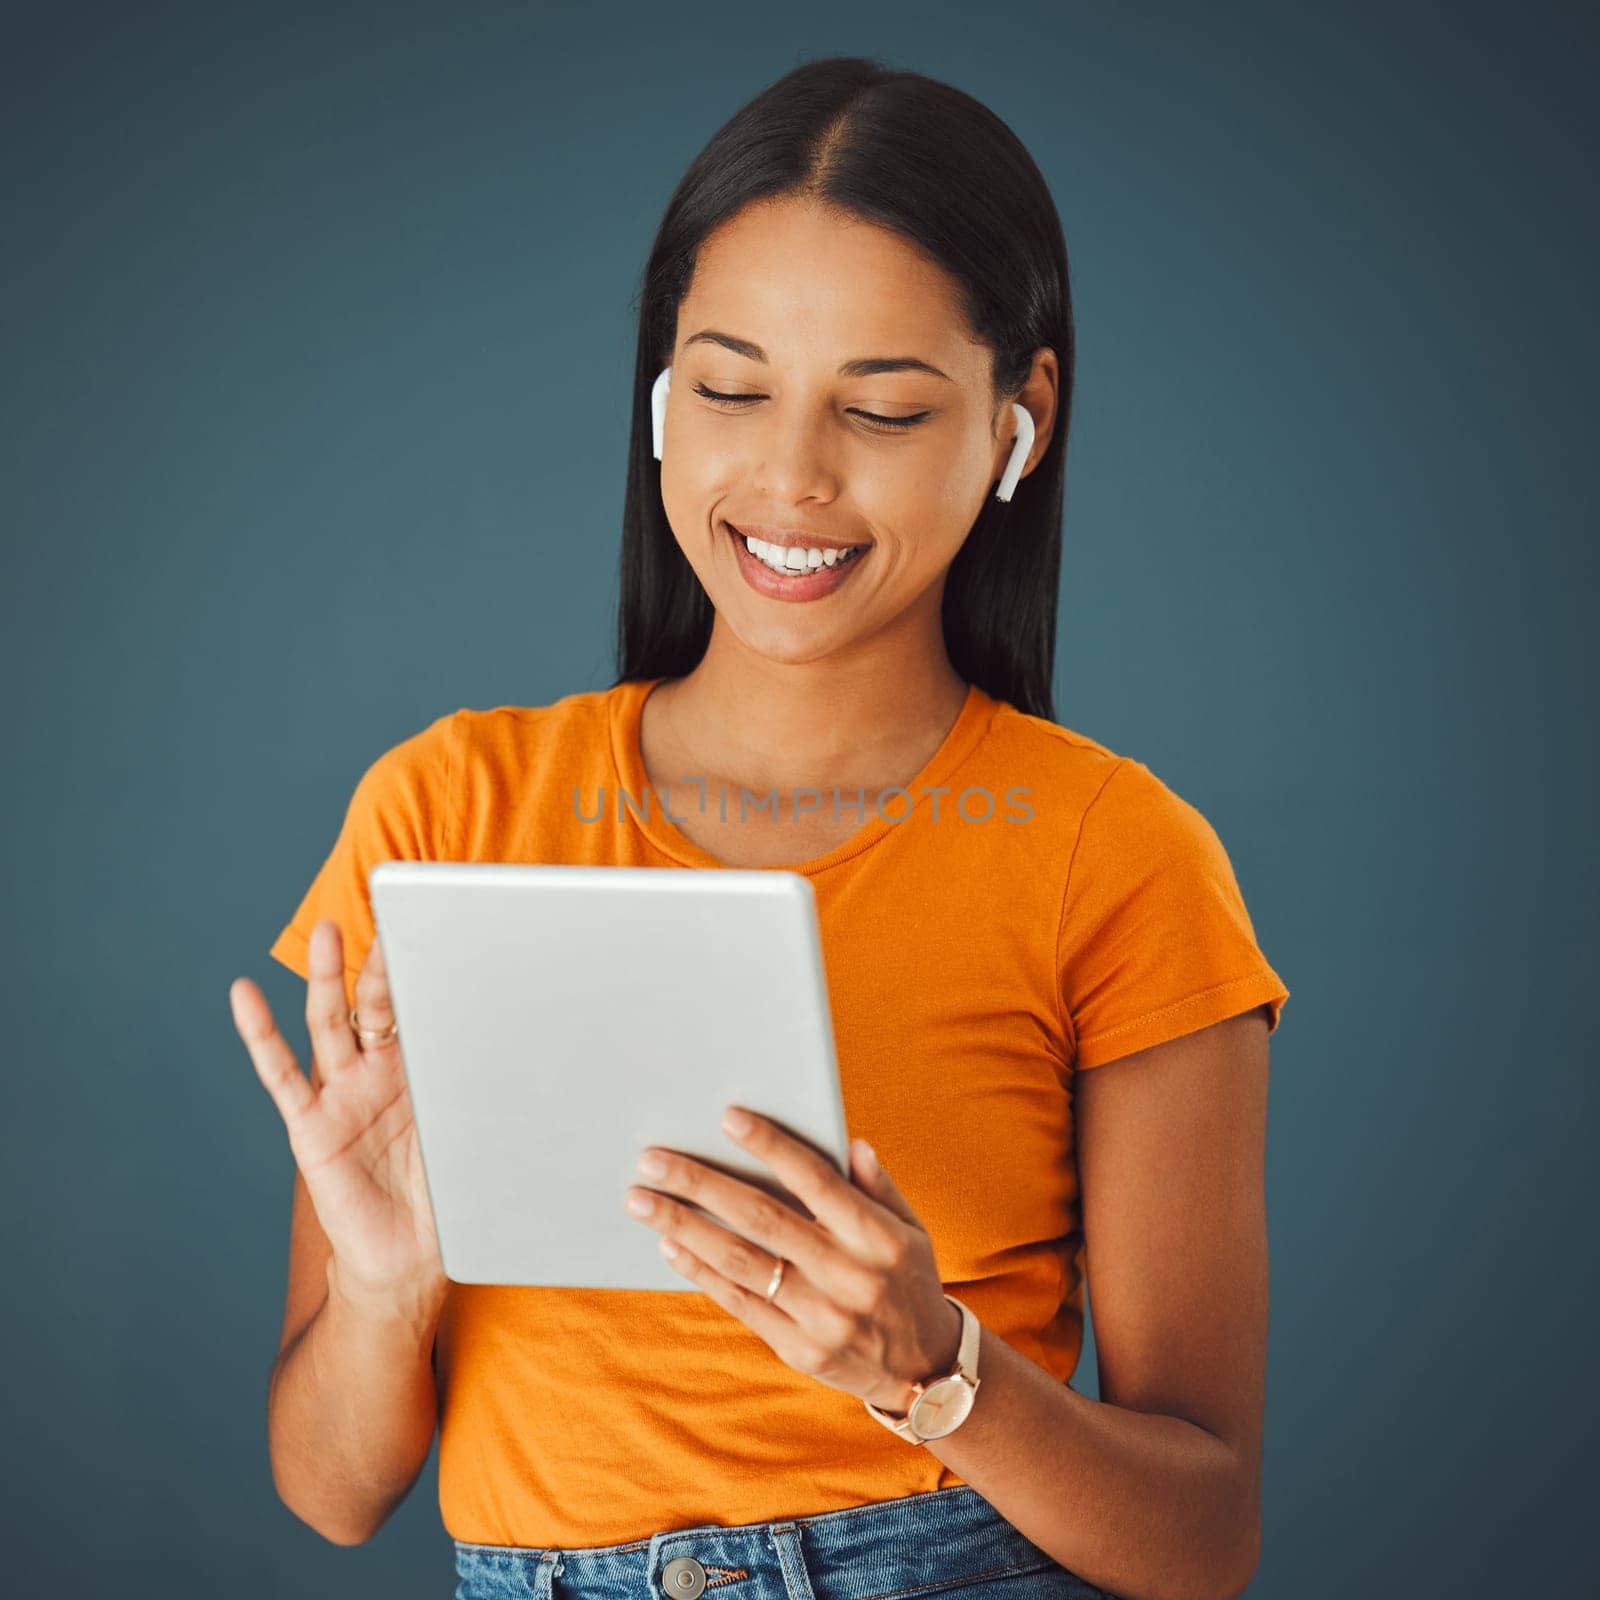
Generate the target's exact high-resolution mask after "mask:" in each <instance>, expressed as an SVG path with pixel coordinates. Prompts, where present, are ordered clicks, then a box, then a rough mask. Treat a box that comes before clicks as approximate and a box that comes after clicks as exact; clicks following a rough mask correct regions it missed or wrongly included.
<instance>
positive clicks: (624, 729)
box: [611, 673, 1000, 877]
mask: <svg viewBox="0 0 1600 1600" xmlns="http://www.w3.org/2000/svg"><path fill="white" fill-rule="evenodd" d="M669 676H671V675H670V674H668V673H663V674H661V675H660V676H658V677H654V678H629V679H627V680H626V681H625V682H623V683H621V684H618V685H617V686H616V688H615V690H614V691H613V694H612V700H611V756H612V766H613V769H614V772H615V775H616V777H617V779H618V782H619V784H620V787H621V789H625V790H626V791H627V797H628V798H627V800H626V801H625V800H624V798H623V796H622V794H621V793H620V792H619V793H618V795H617V797H616V798H617V806H618V810H619V811H625V812H626V813H627V816H628V821H629V823H630V824H631V825H632V826H634V827H636V828H639V829H640V830H641V831H642V832H643V833H644V834H645V836H646V837H647V838H648V839H649V840H650V842H651V843H652V844H653V845H655V847H656V848H657V849H658V850H660V851H661V852H662V854H664V855H666V856H669V857H671V858H672V859H673V860H674V861H678V862H681V863H682V864H683V865H684V866H689V867H709V868H715V869H717V870H720V871H724V872H726V871H735V870H751V871H757V872H799V873H803V874H805V875H806V876H807V877H814V876H815V875H816V874H817V873H819V872H826V871H827V870H828V868H829V867H835V866H838V865H839V863H840V862H843V861H848V860H850V859H851V858H852V857H855V856H858V855H860V854H861V852H862V851H863V850H869V849H871V848H872V846H873V845H875V844H876V843H877V842H878V841H879V840H880V839H882V838H883V837H884V836H885V835H886V834H888V833H890V832H892V831H894V830H895V829H899V828H912V827H920V826H924V825H925V823H926V813H927V810H928V807H929V805H930V804H931V799H932V797H931V796H930V795H929V794H927V793H926V791H927V790H929V789H934V788H938V787H939V786H940V785H942V784H943V783H944V781H945V780H946V779H947V778H948V777H949V776H950V775H951V774H952V773H953V772H954V771H955V770H956V768H957V767H958V766H960V764H961V763H962V762H963V761H964V760H966V758H967V756H968V755H970V754H971V753H972V751H973V749H974V748H975V747H976V746H977V744H978V742H979V741H980V740H981V739H982V738H983V736H984V734H985V733H987V732H988V730H989V724H990V723H991V722H992V721H993V720H994V715H995V712H996V711H998V710H999V708H1000V702H999V701H998V700H995V699H994V698H993V697H992V696H991V695H989V694H987V693H986V692H985V691H984V690H983V689H981V688H980V687H979V686H978V685H977V684H976V683H969V684H968V685H967V697H966V699H965V700H964V701H963V702H962V704H961V710H960V711H959V712H958V713H957V714H956V720H955V721H954V722H953V723H952V724H951V725H950V731H949V732H948V733H947V734H945V736H944V740H943V742H942V743H941V744H940V745H939V748H938V749H937V750H935V751H934V752H933V754H932V755H931V756H929V757H928V759H927V761H926V762H925V763H924V764H923V767H922V770H921V771H920V772H919V773H917V775H916V776H915V777H914V778H912V779H911V780H910V781H909V782H908V783H906V784H905V785H904V786H903V787H904V788H905V789H906V790H907V791H908V793H907V799H908V800H909V801H910V802H911V803H910V804H909V805H908V804H907V799H901V798H899V797H898V796H895V795H893V794H891V795H890V797H889V799H888V801H887V802H886V806H887V808H888V809H889V810H890V812H891V815H890V816H889V817H885V816H884V815H883V814H882V813H881V811H880V810H879V809H878V808H877V807H875V806H872V805H870V804H869V805H868V806H867V809H866V820H865V821H864V822H863V824H862V825H861V827H859V828H857V829H856V831H855V832H854V833H852V834H851V835H850V836H849V838H847V839H844V840H842V841H841V842H840V843H839V844H837V845H835V846H834V847H833V849H831V850H829V851H827V852H826V853H825V854H823V855H820V856H814V857H813V858H812V859H811V860H810V861H799V862H785V863H780V864H777V865H769V866H765V867H756V868H751V869H736V868H733V867H731V866H730V865H729V863H727V862H725V861H721V860H719V859H718V858H717V857H716V856H714V855H712V854H711V852H710V851H709V850H702V849H701V848H700V846H699V845H697V844H696V843H695V842H694V840H692V839H691V838H689V836H688V835H687V834H685V833H683V832H681V831H680V830H679V828H678V827H677V826H676V824H674V823H673V822H671V821H669V820H668V818H667V815H666V813H667V810H668V808H669V805H672V806H677V807H678V808H679V810H680V811H681V810H682V809H683V807H684V805H685V804H686V802H685V801H684V799H683V796H684V795H685V794H689V795H691V796H697V794H698V791H697V789H696V787H695V786H694V785H693V784H689V785H684V784H678V785H676V786H673V785H669V786H668V790H667V796H666V799H667V801H668V803H669V804H663V801H662V796H661V795H660V794H659V793H657V792H656V791H655V790H654V789H652V788H651V787H650V780H649V778H648V776H647V775H646V773H645V767H644V756H643V754H642V753H641V750H640V742H639V725H640V722H641V721H642V719H643V714H644V703H645V701H646V699H647V698H648V697H649V694H650V691H651V690H652V689H654V688H655V686H656V685H657V684H658V683H662V682H664V681H665V680H666V678H667V677H669ZM853 797H857V798H858V796H857V792H856V791H851V790H843V789H842V790H841V791H840V793H839V806H840V809H841V810H843V809H844V808H845V807H847V806H849V805H851V804H852V799H853ZM730 798H731V797H730ZM757 798H760V797H759V796H758V797H757ZM940 798H941V801H942V802H944V803H946V804H947V805H953V798H952V797H951V796H948V795H945V796H941V797H940ZM830 801H831V797H830V796H826V795H825V796H824V797H823V804H825V805H826V804H829V803H830ZM629 802H631V803H629ZM689 803H697V802H693V801H692V802H689ZM706 803H707V804H708V805H710V804H713V803H714V802H713V800H712V798H711V792H710V790H709V789H708V790H707V792H706ZM732 803H737V801H736V800H732ZM940 815H941V818H943V817H946V816H948V815H949V811H948V810H947V811H944V812H941V813H940Z"/></svg>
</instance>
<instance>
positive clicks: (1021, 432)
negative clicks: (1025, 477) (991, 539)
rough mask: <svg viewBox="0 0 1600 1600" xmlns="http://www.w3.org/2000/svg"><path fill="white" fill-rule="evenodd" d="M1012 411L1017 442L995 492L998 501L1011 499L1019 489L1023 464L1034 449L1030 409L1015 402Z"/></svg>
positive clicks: (1012, 448) (1013, 446)
mask: <svg viewBox="0 0 1600 1600" xmlns="http://www.w3.org/2000/svg"><path fill="white" fill-rule="evenodd" d="M1011 410H1012V412H1013V413H1014V415H1015V416H1016V419H1017V442H1016V443H1015V444H1014V445H1012V447H1011V459H1010V460H1009V461H1007V462H1006V470H1005V471H1004V472H1002V473H1001V474H1000V482H999V484H998V486H997V487H996V489H995V491H994V497H995V499H996V500H1009V499H1010V498H1011V495H1012V491H1013V490H1015V488H1016V487H1017V480H1018V479H1019V478H1020V477H1021V476H1022V464H1023V462H1025V461H1026V460H1027V459H1028V452H1029V451H1030V450H1031V449H1033V418H1032V416H1031V415H1030V414H1029V412H1028V408H1027V407H1026V406H1023V405H1018V404H1017V402H1016V401H1015V400H1013V401H1012V402H1011Z"/></svg>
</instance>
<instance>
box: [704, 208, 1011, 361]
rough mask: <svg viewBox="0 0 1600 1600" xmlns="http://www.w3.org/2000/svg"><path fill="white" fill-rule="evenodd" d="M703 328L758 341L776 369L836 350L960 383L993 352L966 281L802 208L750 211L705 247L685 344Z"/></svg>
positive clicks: (875, 234) (882, 232)
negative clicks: (912, 365)
mask: <svg viewBox="0 0 1600 1600" xmlns="http://www.w3.org/2000/svg"><path fill="white" fill-rule="evenodd" d="M702 327H714V328H717V329H719V330H721V331H722V332H725V333H731V334H734V335H736V336H737V337H739V338H744V339H750V340H752V341H753V342H755V343H756V344H759V345H760V346H762V348H763V349H765V350H766V351H767V353H768V355H769V356H770V357H771V359H772V360H773V361H774V362H781V361H783V360H784V359H785V358H786V357H787V356H794V357H797V358H798V357H800V356H803V355H804V354H805V353H806V352H807V349H808V347H818V348H821V347H826V351H825V353H826V354H828V355H829V356H830V357H832V356H834V354H835V352H837V357H836V359H840V360H850V359H855V358H857V357H862V356H888V355H919V356H922V357H924V358H925V359H927V360H930V361H932V362H934V363H935V364H936V365H938V366H940V367H942V368H943V369H944V370H945V371H946V372H949V373H950V374H951V376H952V377H960V376H961V375H962V374H961V373H960V372H958V370H957V369H958V368H961V367H965V369H966V372H967V375H969V376H970V374H971V372H972V371H973V370H974V368H975V365H976V364H977V363H978V362H979V360H980V357H981V353H982V352H981V346H980V345H979V343H978V341H976V340H975V339H974V338H973V337H972V332H971V329H970V327H969V326H968V324H967V320H966V318H965V316H964V315H963V314H962V312H961V308H960V301H959V298H958V291H957V287H956V284H955V282H954V280H953V279H952V278H951V277H950V276H949V274H948V273H946V272H945V271H944V269H943V268H942V267H940V266H939V265H938V264H937V263H936V262H934V261H932V260H931V259H929V257H928V256H926V255H925V254H924V253H923V252H922V251H921V250H919V249H918V248H917V247H916V246H915V245H913V244H912V243H911V242H910V241H909V240H907V239H906V238H904V237H903V236H902V235H901V234H898V233H895V232H894V231H893V230H892V229H889V228H883V227H880V226H878V225H877V224H875V223H870V222H866V221H863V220H862V219H860V218H858V217H848V216H844V215H841V214H840V213H839V212H837V211H830V210H828V209H826V208H824V207H822V206H819V205H815V204H812V203H807V202H797V201H792V200H791V201H783V202H771V203H766V204H757V205H750V206H746V207H745V209H744V210H743V211H741V212H739V213H738V214H737V215H736V216H734V217H731V218H729V220H728V221H726V222H724V223H723V224H722V225H721V226H720V227H718V228H716V229H715V230H714V231H713V232H712V233H711V234H709V235H708V236H707V237H706V239H705V241H704V242H703V243H702V244H701V247H700V252H699V255H698V257H697V259H696V262H695V271H694V278H693V280H692V281H691V283H690V285H689V291H688V293H687V294H686V295H685V296H684V300H683V304H682V305H681V306H680V307H679V311H678V335H679V337H680V338H683V337H686V336H687V335H689V334H691V333H693V332H695V331H696V330H697V329H699V328H702ZM846 346H848V348H846ZM891 347H892V348H891ZM696 348H697V349H700V350H710V349H712V348H714V347H712V346H708V345H701V346H697V347H696Z"/></svg>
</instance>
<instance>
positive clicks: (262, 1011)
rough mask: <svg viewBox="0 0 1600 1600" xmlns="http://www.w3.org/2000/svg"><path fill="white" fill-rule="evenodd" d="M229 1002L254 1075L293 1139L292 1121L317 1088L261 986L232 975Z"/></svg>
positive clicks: (308, 1105)
mask: <svg viewBox="0 0 1600 1600" xmlns="http://www.w3.org/2000/svg"><path fill="white" fill-rule="evenodd" d="M228 1002H229V1004H230V1005H231V1006H232V1007H233V1025H234V1027H236V1028H237V1029H238V1030H239V1037H240V1038H241V1039H243V1040H244V1044H245V1049H247V1050H248V1051H249V1052H250V1059H251V1061H253V1062H254V1063H255V1069H256V1076H257V1077H258V1078H259V1079H260V1080H261V1083H262V1086H263V1087H264V1088H265V1089H266V1091H267V1093H268V1094H269V1095H271V1096H272V1103H273V1104H274V1105H275V1106H277V1108H278V1114H279V1115H280V1116H281V1117H282V1118H283V1121H284V1126H285V1127H286V1128H288V1130H289V1132H290V1138H291V1141H292V1139H293V1134H294V1128H295V1124H296V1123H298V1122H299V1120H300V1118H301V1117H302V1116H304V1115H305V1113H306V1112H307V1111H308V1110H309V1109H310V1108H311V1107H312V1106H313V1105H315V1104H316V1099H317V1091H316V1090H315V1089H314V1088H313V1087H312V1085H311V1084H310V1083H309V1082H308V1081H307V1079H306V1075H305V1074H304V1073H303V1072H302V1071H301V1070H300V1063H299V1062H298V1061H296V1060H295V1058H294V1051H293V1050H291V1049H290V1048H289V1041H288V1040H287V1039H285V1038H284V1036H283V1034H282V1032H281V1031H280V1030H279V1028H278V1024H277V1021H276V1019H275V1018H274V1017H273V1015H272V1007H271V1006H269V1005H268V1004H267V997H266V996H265V995H264V994H262V992H261V990H260V989H258V988H257V987H256V985H255V984H253V983H252V982H251V981H250V980H249V979H248V978H235V979H234V980H233V984H232V987H230V988H229V990H228Z"/></svg>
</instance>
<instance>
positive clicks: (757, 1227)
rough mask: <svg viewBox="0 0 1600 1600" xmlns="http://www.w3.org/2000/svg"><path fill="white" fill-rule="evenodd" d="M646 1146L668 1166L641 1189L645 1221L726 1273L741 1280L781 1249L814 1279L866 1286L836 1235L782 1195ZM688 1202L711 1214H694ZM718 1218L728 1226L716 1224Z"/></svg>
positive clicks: (864, 1275) (769, 1264) (767, 1263)
mask: <svg viewBox="0 0 1600 1600" xmlns="http://www.w3.org/2000/svg"><path fill="white" fill-rule="evenodd" d="M652 1148H653V1151H654V1153H655V1154H657V1155H659V1156H660V1157H661V1158H662V1160H663V1161H665V1163H666V1170H665V1171H664V1172H662V1173H661V1175H660V1176H659V1177H654V1178H652V1179H650V1182H651V1184H653V1185H654V1188H652V1189H644V1192H645V1193H646V1194H648V1195H650V1196H651V1197H652V1198H653V1199H654V1200H655V1209H654V1210H653V1211H652V1212H651V1213H650V1219H649V1225H650V1226H651V1227H652V1228H656V1229H658V1230H664V1231H667V1232H670V1233H671V1234H672V1235H673V1237H674V1238H680V1237H681V1238H684V1240H685V1242H686V1243H687V1244H688V1247H689V1248H690V1249H691V1250H693V1251H694V1252H695V1253H696V1254H697V1255H699V1256H700V1258H701V1259H702V1260H704V1261H709V1262H710V1263H711V1265H712V1266H714V1267H715V1268H716V1269H717V1271H718V1272H720V1273H722V1274H723V1275H724V1276H725V1277H729V1278H732V1279H734V1280H735V1281H737V1282H743V1281H745V1279H746V1277H748V1276H750V1275H751V1274H753V1273H754V1272H755V1271H756V1270H757V1269H758V1268H759V1267H761V1266H762V1265H763V1264H764V1265H765V1270H766V1272H767V1273H770V1272H771V1271H772V1257H773V1256H782V1257H784V1259H785V1260H787V1261H792V1262H793V1263H794V1264H795V1266H796V1267H798V1268H799V1269H800V1270H801V1271H802V1272H804V1273H805V1275H806V1277H807V1278H809V1279H810V1280H811V1281H812V1282H813V1283H826V1284H828V1285H829V1286H830V1288H838V1287H842V1285H843V1284H844V1283H846V1282H849V1283H850V1284H851V1285H852V1286H853V1287H857V1288H860V1289H863V1290H865V1289H866V1288H867V1287H868V1275H867V1273H866V1272H865V1271H864V1269H862V1268H861V1267H859V1266H858V1265H857V1264H856V1263H855V1262H853V1261H850V1260H849V1259H847V1257H846V1256H845V1254H844V1253H843V1252H842V1251H841V1250H840V1248H839V1244H838V1242H837V1241H836V1240H834V1239H832V1238H830V1237H828V1236H827V1235H826V1234H824V1233H823V1232H822V1230H821V1229H820V1228H819V1227H818V1226H817V1224H816V1223H815V1222H811V1221H808V1220H807V1219H805V1218H804V1217H802V1216H800V1214H799V1213H798V1212H797V1211H795V1210H794V1208H793V1207H791V1206H790V1205H788V1204H787V1203H786V1202H785V1201H783V1200H781V1199H779V1198H777V1197H776V1196H774V1195H770V1194H767V1193H766V1192H765V1191H764V1190H762V1189H759V1188H757V1187H756V1185H755V1184H753V1183H749V1182H746V1181H745V1180H744V1179H742V1178H735V1177H732V1176H730V1175H729V1174H728V1173H725V1172H718V1171H717V1170H716V1169H715V1168H713V1167H708V1166H706V1165H705V1164H704V1163H703V1162H699V1161H696V1160H694V1159H693V1158H691V1157H687V1156H684V1155H681V1154H679V1153H678V1152H676V1151H672V1150H662V1149H660V1148H659V1147H652ZM637 1187H639V1188H644V1186H643V1185H638V1186H637ZM694 1207H698V1208H699V1211H700V1212H705V1213H709V1215H710V1217H713V1218H716V1219H717V1221H715V1222H713V1221H708V1220H707V1218H706V1217H704V1216H700V1215H698V1214H697V1212H696V1211H695V1210H693V1209H691V1208H694ZM718 1222H725V1223H727V1224H728V1227H727V1228H723V1227H719V1226H718ZM762 1281H763V1282H765V1277H763V1280H762Z"/></svg>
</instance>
